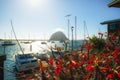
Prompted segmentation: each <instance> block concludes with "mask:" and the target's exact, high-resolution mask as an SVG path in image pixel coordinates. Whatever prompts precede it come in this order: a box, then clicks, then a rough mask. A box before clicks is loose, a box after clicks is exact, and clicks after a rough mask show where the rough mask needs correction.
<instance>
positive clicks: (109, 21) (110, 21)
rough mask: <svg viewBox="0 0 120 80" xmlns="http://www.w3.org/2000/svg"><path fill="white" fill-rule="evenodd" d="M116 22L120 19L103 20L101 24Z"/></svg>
mask: <svg viewBox="0 0 120 80" xmlns="http://www.w3.org/2000/svg"><path fill="white" fill-rule="evenodd" d="M115 22H119V23H120V19H114V20H108V21H104V22H101V23H100V24H102V25H103V24H109V23H115Z"/></svg>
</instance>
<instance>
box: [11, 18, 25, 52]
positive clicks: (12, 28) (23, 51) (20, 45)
mask: <svg viewBox="0 0 120 80" xmlns="http://www.w3.org/2000/svg"><path fill="white" fill-rule="evenodd" d="M10 22H11V26H12V31H13V33H14V36H15V39H16V41H17V42H18V45H19V47H20V50H21V51H22V53H23V54H24V51H23V49H22V47H21V45H20V43H19V41H18V39H17V36H16V34H15V31H14V28H13V24H12V20H11V21H10Z"/></svg>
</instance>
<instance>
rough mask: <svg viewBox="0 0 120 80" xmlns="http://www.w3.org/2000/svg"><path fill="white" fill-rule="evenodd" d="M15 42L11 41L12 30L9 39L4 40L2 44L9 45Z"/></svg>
mask: <svg viewBox="0 0 120 80" xmlns="http://www.w3.org/2000/svg"><path fill="white" fill-rule="evenodd" d="M15 44H16V43H15V42H13V41H12V32H11V40H4V41H3V43H2V46H11V45H15Z"/></svg>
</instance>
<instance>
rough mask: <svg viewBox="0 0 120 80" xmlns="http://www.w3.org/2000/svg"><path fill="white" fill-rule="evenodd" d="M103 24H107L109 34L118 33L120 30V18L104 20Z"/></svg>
mask: <svg viewBox="0 0 120 80" xmlns="http://www.w3.org/2000/svg"><path fill="white" fill-rule="evenodd" d="M101 24H102V25H104V24H107V31H108V35H110V34H111V33H116V34H117V33H118V32H119V31H120V19H114V20H108V21H104V22H102V23H101Z"/></svg>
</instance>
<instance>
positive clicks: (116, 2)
mask: <svg viewBox="0 0 120 80" xmlns="http://www.w3.org/2000/svg"><path fill="white" fill-rule="evenodd" d="M108 6H109V7H118V8H120V0H113V1H112V2H111V3H109V4H108Z"/></svg>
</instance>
